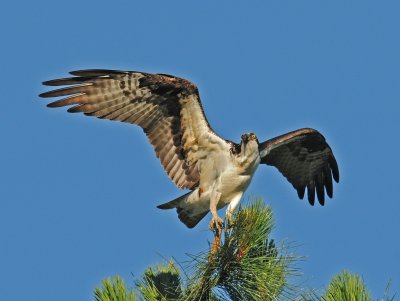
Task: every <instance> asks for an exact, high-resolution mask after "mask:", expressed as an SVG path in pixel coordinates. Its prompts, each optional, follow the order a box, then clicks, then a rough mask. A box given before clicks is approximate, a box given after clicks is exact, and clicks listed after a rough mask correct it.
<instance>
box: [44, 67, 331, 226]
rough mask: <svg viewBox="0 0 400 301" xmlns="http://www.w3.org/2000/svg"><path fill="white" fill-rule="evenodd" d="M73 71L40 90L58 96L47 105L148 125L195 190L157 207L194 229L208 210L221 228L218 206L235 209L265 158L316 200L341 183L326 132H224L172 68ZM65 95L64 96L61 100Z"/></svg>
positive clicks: (165, 159)
mask: <svg viewBox="0 0 400 301" xmlns="http://www.w3.org/2000/svg"><path fill="white" fill-rule="evenodd" d="M70 75H72V76H70V77H66V78H60V79H54V80H48V81H45V82H43V84H44V85H46V86H62V87H61V88H56V89H55V90H50V91H47V92H44V93H42V94H40V95H39V96H40V97H44V98H52V97H58V98H57V99H56V100H54V101H53V102H51V103H48V104H47V106H48V107H50V108H57V107H64V106H68V107H69V108H68V110H67V111H68V112H71V113H84V114H85V115H87V116H95V117H98V118H101V119H108V120H115V121H121V122H126V123H131V124H135V125H138V126H139V127H141V128H142V129H143V131H144V133H145V134H146V136H147V138H148V140H149V142H150V143H151V144H152V146H153V147H154V150H155V154H156V156H157V157H158V159H159V160H160V162H161V164H162V166H163V168H164V170H165V171H166V173H167V175H168V177H169V178H170V179H171V180H172V182H173V183H174V184H175V185H176V186H177V187H178V188H181V189H187V190H189V192H187V193H185V194H184V195H182V196H180V197H178V198H176V199H174V200H172V201H169V202H167V203H164V204H161V205H159V206H157V207H158V208H160V209H174V208H175V209H176V212H177V214H178V217H179V219H180V220H181V222H183V223H184V224H185V225H186V226H187V227H188V228H193V227H195V226H196V225H197V224H198V223H199V222H200V220H202V219H203V218H204V217H205V216H206V215H207V214H208V212H211V215H212V218H211V221H210V224H209V227H210V229H213V230H216V231H220V230H221V228H222V227H223V225H224V220H223V219H222V218H221V217H220V216H219V215H218V210H219V209H221V208H223V207H225V206H227V209H226V213H225V218H226V221H227V222H231V221H232V215H233V214H234V212H235V210H236V208H237V207H238V205H239V203H240V200H241V198H242V196H243V194H244V192H245V191H246V189H247V188H248V186H249V184H250V182H251V180H252V178H253V176H254V173H255V171H256V170H257V168H258V167H259V165H260V164H264V165H268V166H274V167H276V168H277V169H278V170H279V171H280V172H281V173H282V174H283V176H284V177H286V179H287V180H288V181H289V182H290V183H291V184H292V186H293V187H294V188H295V189H296V191H297V194H298V197H299V198H300V199H303V198H304V195H305V191H306V189H307V198H308V202H309V203H310V204H311V205H314V203H315V200H316V196H317V199H318V201H319V204H320V205H322V206H323V205H324V204H325V193H326V194H327V195H328V197H329V198H332V197H333V184H332V182H333V181H332V178H333V179H334V180H335V181H336V182H337V183H338V182H339V168H338V164H337V161H336V159H335V157H334V155H333V152H332V149H331V148H330V146H329V145H328V143H327V142H326V140H325V137H324V136H323V135H322V134H321V133H320V132H318V131H317V130H315V129H312V128H302V129H298V130H295V131H292V132H289V133H286V134H283V135H280V136H278V137H275V138H272V139H269V140H266V141H264V142H259V140H258V137H257V135H256V134H254V133H252V132H248V133H244V134H243V135H241V137H240V143H235V142H233V141H230V140H227V139H224V138H222V137H220V136H219V135H218V134H217V133H216V132H215V131H214V130H213V129H212V127H211V126H210V124H209V122H208V120H207V118H206V115H205V113H204V110H203V107H202V103H201V100H200V94H199V90H198V88H197V86H196V85H195V84H193V83H192V82H190V81H189V80H186V79H183V78H180V77H175V76H172V75H168V74H162V73H160V74H153V73H145V72H137V71H119V70H106V69H88V70H77V71H72V72H70ZM60 97H61V98H60Z"/></svg>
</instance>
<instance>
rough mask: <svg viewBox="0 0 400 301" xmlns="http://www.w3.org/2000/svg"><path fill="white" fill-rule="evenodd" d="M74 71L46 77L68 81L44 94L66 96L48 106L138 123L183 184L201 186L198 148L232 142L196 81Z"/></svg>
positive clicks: (167, 168) (173, 176)
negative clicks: (208, 112) (216, 125)
mask: <svg viewBox="0 0 400 301" xmlns="http://www.w3.org/2000/svg"><path fill="white" fill-rule="evenodd" d="M70 74H72V75H73V77H70V78H61V79H55V80H50V81H45V82H44V83H43V84H44V85H47V86H66V87H62V88H60V89H56V90H53V91H48V92H44V93H42V94H40V96H41V97H45V98H49V97H61V99H58V100H56V101H54V102H51V103H49V104H48V107H64V106H71V105H72V107H70V108H68V112H71V113H84V114H85V115H88V116H96V117H98V118H104V119H109V120H115V121H122V122H127V123H133V124H136V125H139V126H140V127H142V128H143V130H144V132H145V133H146V135H147V137H148V139H149V141H150V143H151V144H152V145H153V147H154V150H155V152H156V155H157V157H158V158H159V159H160V161H161V164H162V165H163V167H164V169H165V171H166V172H167V174H168V176H169V177H170V179H171V180H172V181H173V182H174V183H175V184H176V185H177V186H178V187H179V188H189V189H194V188H195V187H197V185H198V183H199V172H198V161H199V160H203V159H202V157H200V156H199V155H198V151H199V150H207V151H209V152H212V151H213V150H216V149H218V150H221V149H224V150H229V149H230V148H231V147H232V146H231V143H229V142H228V141H225V140H224V139H222V138H220V137H219V136H218V135H217V134H215V132H214V131H213V130H212V129H211V127H210V125H209V123H208V121H207V119H206V116H205V114H204V111H203V108H202V105H201V101H200V97H199V94H198V90H197V87H196V86H195V85H194V84H192V83H191V82H189V81H187V80H185V79H182V78H178V77H174V76H171V75H162V74H149V73H143V72H135V71H117V70H102V69H93V70H77V71H72V72H70ZM202 153H204V152H202ZM189 158H190V160H189ZM189 161H190V164H189Z"/></svg>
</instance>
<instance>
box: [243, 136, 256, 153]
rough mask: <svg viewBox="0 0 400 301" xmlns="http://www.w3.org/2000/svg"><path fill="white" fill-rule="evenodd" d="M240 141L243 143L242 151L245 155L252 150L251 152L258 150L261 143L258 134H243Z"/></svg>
mask: <svg viewBox="0 0 400 301" xmlns="http://www.w3.org/2000/svg"><path fill="white" fill-rule="evenodd" d="M240 139H241V141H242V143H241V151H242V154H243V155H246V150H251V152H253V151H254V150H258V144H259V142H258V138H257V136H256V134H254V133H246V134H243V135H242V137H241V138H240Z"/></svg>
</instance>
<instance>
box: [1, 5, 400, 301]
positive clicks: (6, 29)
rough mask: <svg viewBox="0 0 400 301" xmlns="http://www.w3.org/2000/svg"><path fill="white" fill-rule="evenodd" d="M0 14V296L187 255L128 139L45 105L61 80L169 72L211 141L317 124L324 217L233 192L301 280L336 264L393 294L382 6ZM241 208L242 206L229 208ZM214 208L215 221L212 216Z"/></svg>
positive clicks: (391, 134)
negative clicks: (322, 143)
mask: <svg viewBox="0 0 400 301" xmlns="http://www.w3.org/2000/svg"><path fill="white" fill-rule="evenodd" d="M1 6H2V7H1V9H0V31H1V35H0V45H1V46H0V53H1V60H0V67H1V68H0V70H1V72H0V79H1V88H0V89H1V110H0V124H1V126H0V137H1V148H0V153H1V156H0V166H1V168H0V170H1V171H0V178H1V179H0V198H1V199H0V299H1V300H14V301H19V300H27V299H29V300H38V301H41V300H44V301H46V300H58V301H63V300H92V299H93V297H92V295H93V294H92V291H93V289H94V288H95V287H96V286H98V285H99V283H100V281H101V279H102V278H104V277H107V276H112V275H115V274H120V275H122V276H123V277H125V279H126V281H127V282H128V283H129V284H132V282H133V278H132V276H131V273H133V274H134V275H140V274H141V272H142V271H143V270H144V269H145V267H147V266H149V265H152V264H155V263H157V262H160V261H162V260H163V258H164V257H165V258H169V257H170V256H175V257H176V258H177V259H179V260H183V259H186V258H187V257H185V253H187V252H188V253H196V252H198V251H200V250H204V249H205V248H206V247H207V240H211V239H212V235H211V233H210V232H209V231H208V230H207V224H208V221H209V217H207V218H206V219H205V220H204V222H202V223H201V224H200V225H199V226H198V227H196V228H195V229H192V230H189V229H186V228H185V226H184V225H183V224H181V223H180V222H179V220H178V219H177V216H176V214H175V212H173V211H160V210H159V209H157V208H156V205H157V204H159V203H162V202H166V201H169V200H170V199H173V198H175V197H177V196H179V195H181V194H182V193H183V191H179V190H178V189H177V188H175V186H174V185H173V184H172V182H171V181H170V180H169V179H168V178H167V176H166V174H165V173H164V171H163V169H162V167H161V165H160V164H159V162H158V161H157V159H156V157H155V156H154V153H153V150H152V147H151V146H150V144H149V143H148V142H147V139H146V137H145V135H144V134H143V133H142V130H141V129H140V128H138V127H135V126H132V125H128V124H122V123H116V122H114V123H113V122H110V121H103V120H97V119H95V118H88V117H85V116H83V115H72V114H67V113H66V112H65V109H48V108H46V107H45V105H46V103H47V102H46V100H41V99H39V98H38V97H37V95H38V94H39V93H41V92H43V91H45V90H46V89H45V88H44V87H43V86H41V82H42V81H44V80H48V79H53V78H58V77H64V76H66V75H67V71H71V70H75V69H85V68H110V69H128V70H141V71H146V72H160V73H169V74H174V75H177V76H181V77H185V78H188V79H190V80H192V81H193V82H195V83H196V84H197V85H198V87H199V89H200V93H201V96H202V100H203V105H204V109H205V112H206V114H207V117H208V119H209V121H210V123H211V124H212V126H213V128H214V129H215V130H216V131H217V132H218V133H219V134H220V135H221V136H223V137H225V138H227V139H231V140H234V141H237V142H238V141H239V137H240V135H241V134H242V133H244V132H248V131H254V132H255V133H257V135H258V136H259V138H260V139H261V140H265V139H267V138H272V137H274V136H276V135H279V134H281V133H284V132H287V131H290V130H294V129H297V128H301V127H313V128H316V129H318V130H320V131H321V132H322V133H323V134H324V135H325V137H326V138H327V140H328V142H329V143H330V145H331V146H332V148H333V150H334V153H335V155H336V158H337V160H338V163H339V166H340V172H341V183H340V184H339V185H335V186H334V199H333V200H329V201H328V202H327V205H326V206H325V207H320V206H315V207H311V206H309V205H308V203H307V201H305V200H303V201H300V200H299V199H298V198H297V194H296V192H295V190H294V189H293V188H292V186H291V185H290V184H289V183H288V182H287V181H286V180H285V179H284V178H283V177H282V176H281V175H280V174H279V172H277V171H276V170H275V169H273V168H267V167H265V166H261V167H260V168H259V170H258V172H257V174H256V176H255V178H254V181H253V182H252V184H251V186H250V187H249V189H248V192H247V195H248V196H249V195H254V196H262V197H263V198H264V200H265V202H267V203H268V204H271V206H272V207H273V209H274V212H275V218H276V230H275V232H274V237H275V238H276V239H277V240H288V241H291V242H294V243H295V244H296V245H299V247H297V248H296V249H295V250H293V251H294V252H295V253H297V254H299V255H304V256H306V259H305V260H304V261H302V262H301V263H300V264H299V267H300V268H301V269H302V270H303V272H304V276H303V278H301V281H306V283H307V285H309V286H311V287H315V288H318V289H321V288H323V287H324V285H326V284H327V283H328V281H329V279H330V278H331V277H332V276H333V275H334V274H335V273H337V272H339V271H341V270H342V269H349V270H351V271H353V272H357V273H360V274H361V275H362V276H363V277H364V280H365V282H366V283H367V284H368V286H369V287H370V288H371V290H372V292H373V295H374V296H375V297H378V296H380V295H381V293H383V291H384V288H385V286H386V283H387V282H388V280H389V279H392V287H393V290H394V291H398V292H400V261H399V255H400V241H399V233H398V232H399V229H400V219H399V214H400V213H399V212H400V199H399V194H398V188H399V173H398V171H399V168H400V161H399V148H400V143H399V134H398V133H399V130H400V126H399V125H400V122H399V113H400V106H399V104H398V103H399V96H400V59H399V54H400V39H399V29H400V18H399V12H400V4H399V2H398V1H366V0H363V1H348V0H346V1H311V0H310V1H294V0H293V1H277V0H276V1H251V2H250V1H246V2H245V1H242V2H239V1H236V2H235V1H212V0H209V1H187V0H186V1H133V0H131V1H126V0H119V1H113V2H112V1H75V0H73V1H68V2H66V1H64V2H61V1H60V2H56V1H42V0H39V1H13V2H11V1H7V2H6V4H5V3H3V4H2V5H1ZM245 199H247V197H245ZM221 214H223V213H222V212H221Z"/></svg>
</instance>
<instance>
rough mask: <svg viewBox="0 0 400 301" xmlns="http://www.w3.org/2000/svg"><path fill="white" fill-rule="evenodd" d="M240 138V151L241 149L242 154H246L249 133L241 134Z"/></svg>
mask: <svg viewBox="0 0 400 301" xmlns="http://www.w3.org/2000/svg"><path fill="white" fill-rule="evenodd" d="M240 138H241V139H242V151H243V155H245V154H246V145H247V142H249V140H250V139H249V135H247V134H243V135H242V137H240Z"/></svg>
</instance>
